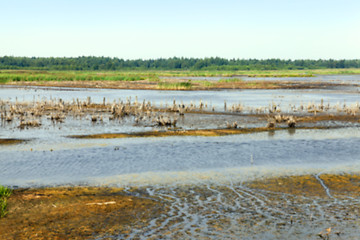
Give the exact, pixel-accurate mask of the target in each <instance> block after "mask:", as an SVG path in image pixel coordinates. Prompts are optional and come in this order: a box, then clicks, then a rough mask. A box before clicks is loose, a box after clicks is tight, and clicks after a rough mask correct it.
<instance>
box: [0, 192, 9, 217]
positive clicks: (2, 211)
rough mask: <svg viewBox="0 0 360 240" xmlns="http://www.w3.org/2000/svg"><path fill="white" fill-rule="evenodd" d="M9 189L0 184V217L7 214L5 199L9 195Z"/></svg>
mask: <svg viewBox="0 0 360 240" xmlns="http://www.w3.org/2000/svg"><path fill="white" fill-rule="evenodd" d="M11 192H12V191H11V189H9V188H6V187H3V186H1V185H0V218H3V217H5V216H6V214H7V200H8V198H9V197H10V195H11Z"/></svg>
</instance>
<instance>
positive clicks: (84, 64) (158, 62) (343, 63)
mask: <svg viewBox="0 0 360 240" xmlns="http://www.w3.org/2000/svg"><path fill="white" fill-rule="evenodd" d="M323 68H360V59H350V60H346V59H342V60H334V59H327V60H325V59H319V60H311V59H304V60H283V59H225V58H219V57H211V58H183V57H182V58H178V57H173V58H158V59H147V60H143V59H136V60H125V59H121V58H110V57H85V56H83V57H64V58H60V57H46V58H44V57H13V56H3V57H0V69H31V70H82V71H86V70H88V71H98V70H112V71H115V70H229V71H234V70H288V69H298V70H301V69H323Z"/></svg>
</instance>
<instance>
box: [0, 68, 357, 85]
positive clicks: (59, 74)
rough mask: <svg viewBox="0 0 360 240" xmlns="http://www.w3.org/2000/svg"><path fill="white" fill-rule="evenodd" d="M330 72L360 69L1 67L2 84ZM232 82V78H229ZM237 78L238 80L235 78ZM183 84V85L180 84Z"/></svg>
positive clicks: (288, 75)
mask: <svg viewBox="0 0 360 240" xmlns="http://www.w3.org/2000/svg"><path fill="white" fill-rule="evenodd" d="M317 74H321V75H328V74H340V75H341V74H360V69H315V70H272V71H259V70H257V71H151V70H149V71H108V72H96V71H94V72H91V71H35V70H0V83H6V82H20V81H26V82H32V81H38V82H39V81H40V82H46V81H143V80H147V81H152V82H156V81H159V78H160V77H165V78H166V77H215V76H221V77H233V76H239V78H241V76H248V77H254V78H255V77H279V78H281V77H312V76H314V75H317ZM228 81H230V80H228ZM235 81H236V80H235ZM180 87H184V86H180ZM185 87H187V86H185Z"/></svg>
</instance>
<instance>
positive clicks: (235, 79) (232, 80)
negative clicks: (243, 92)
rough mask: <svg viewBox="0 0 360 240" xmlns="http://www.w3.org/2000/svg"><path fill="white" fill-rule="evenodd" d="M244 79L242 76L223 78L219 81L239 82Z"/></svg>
mask: <svg viewBox="0 0 360 240" xmlns="http://www.w3.org/2000/svg"><path fill="white" fill-rule="evenodd" d="M242 81H243V80H242V79H240V78H229V79H221V80H220V81H219V82H222V83H237V82H242Z"/></svg>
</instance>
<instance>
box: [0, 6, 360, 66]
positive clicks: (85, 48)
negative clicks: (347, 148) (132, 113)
mask: <svg viewBox="0 0 360 240" xmlns="http://www.w3.org/2000/svg"><path fill="white" fill-rule="evenodd" d="M359 12H360V1H359V0H336V1H334V0H237V1H236V0H216V1H215V0H182V1H172V0H153V1H150V0H148V1H146V0H117V1H116V0H102V1H100V0H98V1H95V0H51V1H50V0H16V1H10V0H6V1H5V0H0V56H27V57H77V56H105V57H117V58H123V59H155V58H169V57H174V56H176V57H196V58H204V57H223V58H240V59H248V58H257V59H267V58H281V59H320V58H321V59H329V58H333V59H359V58H360V14H359Z"/></svg>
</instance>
